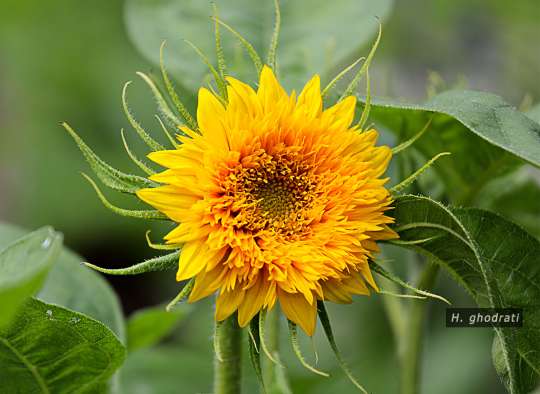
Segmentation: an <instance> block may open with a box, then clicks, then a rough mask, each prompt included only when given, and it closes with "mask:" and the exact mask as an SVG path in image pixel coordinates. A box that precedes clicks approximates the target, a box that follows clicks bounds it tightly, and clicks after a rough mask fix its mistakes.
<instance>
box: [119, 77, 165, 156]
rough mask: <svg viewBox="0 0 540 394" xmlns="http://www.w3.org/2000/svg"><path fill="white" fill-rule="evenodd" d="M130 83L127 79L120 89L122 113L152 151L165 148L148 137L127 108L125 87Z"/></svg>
mask: <svg viewBox="0 0 540 394" xmlns="http://www.w3.org/2000/svg"><path fill="white" fill-rule="evenodd" d="M130 84H131V81H128V82H126V83H125V84H124V88H123V89H122V108H123V109H124V114H125V115H126V118H127V120H128V121H129V124H130V125H131V127H133V130H135V131H136V132H137V134H138V135H139V137H141V139H142V140H143V141H144V143H145V144H146V145H147V146H148V147H149V148H150V149H152V150H153V151H160V150H165V147H164V146H163V145H161V144H160V143H159V142H157V141H156V140H155V139H153V138H152V137H150V135H149V134H148V133H147V132H146V130H144V129H143V127H142V126H141V124H140V123H139V122H137V120H136V119H135V117H134V116H133V114H132V113H131V111H130V110H129V106H128V102H127V88H128V86H129V85H130Z"/></svg>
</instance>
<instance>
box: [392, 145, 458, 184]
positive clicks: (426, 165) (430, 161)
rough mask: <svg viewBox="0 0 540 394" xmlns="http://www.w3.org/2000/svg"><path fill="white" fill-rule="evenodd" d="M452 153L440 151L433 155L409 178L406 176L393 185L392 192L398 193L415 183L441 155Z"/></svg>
mask: <svg viewBox="0 0 540 394" xmlns="http://www.w3.org/2000/svg"><path fill="white" fill-rule="evenodd" d="M450 154H451V153H450V152H441V153H439V154H438V155H436V156H434V157H432V158H431V159H429V160H428V162H427V163H426V164H424V165H423V166H422V167H420V168H419V169H418V170H416V171H415V172H413V173H412V174H411V175H409V176H408V177H407V178H405V179H404V180H402V181H401V182H400V183H398V184H397V185H395V186H392V187H391V188H390V193H392V194H396V193H399V192H400V191H402V190H403V189H405V188H406V187H407V186H409V185H410V184H411V183H413V182H414V181H415V180H416V178H418V177H419V176H420V175H422V173H423V172H424V171H426V170H427V169H428V168H429V167H431V166H432V165H433V163H435V162H436V161H437V160H438V159H440V158H441V157H443V156H448V155H450Z"/></svg>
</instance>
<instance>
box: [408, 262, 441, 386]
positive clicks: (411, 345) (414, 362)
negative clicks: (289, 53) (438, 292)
mask: <svg viewBox="0 0 540 394" xmlns="http://www.w3.org/2000/svg"><path fill="white" fill-rule="evenodd" d="M438 272H439V266H438V265H436V264H433V263H428V265H427V266H426V268H425V269H424V271H423V272H422V274H421V276H420V280H419V281H418V285H417V287H418V288H419V289H422V290H427V291H430V290H431V289H432V288H433V285H434V284H435V280H436V278H437V273H438ZM411 303H412V304H411V308H410V310H409V319H408V324H407V329H406V330H405V336H404V337H402V338H401V339H402V343H401V346H400V347H401V350H402V352H401V354H400V357H399V358H400V364H401V394H418V392H419V387H418V386H419V378H420V366H421V361H422V338H423V334H424V323H425V321H424V317H425V314H426V308H427V305H428V303H427V302H426V301H425V300H414V301H411Z"/></svg>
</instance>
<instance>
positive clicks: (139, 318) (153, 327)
mask: <svg viewBox="0 0 540 394" xmlns="http://www.w3.org/2000/svg"><path fill="white" fill-rule="evenodd" d="M190 310H191V308H190V306H188V305H185V306H184V307H183V308H177V309H174V310H172V311H170V312H167V311H166V310H165V306H164V305H159V306H155V307H150V308H145V309H141V310H138V311H136V312H135V313H134V314H133V315H132V316H130V317H129V319H128V322H127V346H128V350H129V351H130V352H132V351H134V350H138V349H141V348H145V347H150V346H153V345H155V344H157V343H158V342H159V341H161V340H162V339H163V338H165V337H166V336H167V335H169V334H170V333H171V331H172V330H173V329H174V328H175V327H176V326H177V325H178V323H180V321H182V320H183V319H184V318H185V317H186V316H187V315H188V313H189V312H190Z"/></svg>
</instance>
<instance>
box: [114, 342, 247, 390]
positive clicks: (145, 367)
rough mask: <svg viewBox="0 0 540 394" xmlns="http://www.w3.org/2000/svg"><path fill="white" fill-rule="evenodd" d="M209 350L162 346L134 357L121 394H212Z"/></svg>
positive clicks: (128, 363)
mask: <svg viewBox="0 0 540 394" xmlns="http://www.w3.org/2000/svg"><path fill="white" fill-rule="evenodd" d="M206 350H207V349H190V348H189V347H183V348H178V347H177V346H164V345H163V346H157V347H154V348H148V349H140V350H139V351H137V352H134V353H131V354H130V355H129V357H128V359H127V360H126V363H125V364H124V365H123V367H122V376H121V378H122V379H121V383H122V390H121V393H123V394H133V393H137V394H159V393H211V392H212V368H211V367H210V365H211V363H212V355H211V354H210V353H208V352H206ZM245 392H248V393H249V392H253V393H255V392H256V391H247V390H246V391H245Z"/></svg>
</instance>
